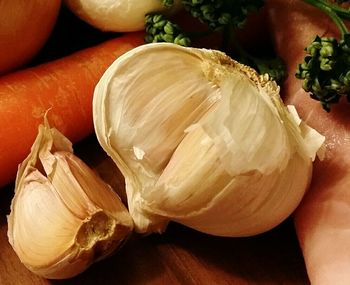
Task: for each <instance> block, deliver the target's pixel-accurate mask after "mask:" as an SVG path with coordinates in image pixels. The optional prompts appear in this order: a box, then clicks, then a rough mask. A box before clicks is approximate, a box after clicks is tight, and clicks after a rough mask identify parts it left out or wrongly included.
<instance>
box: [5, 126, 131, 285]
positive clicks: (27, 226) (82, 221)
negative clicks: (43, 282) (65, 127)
mask: <svg viewBox="0 0 350 285" xmlns="http://www.w3.org/2000/svg"><path fill="white" fill-rule="evenodd" d="M132 229H133V222H132V219H131V217H130V215H129V213H128V211H127V209H126V208H125V206H124V205H123V204H122V202H121V201H120V199H119V197H118V196H117V194H116V193H115V192H113V190H112V189H111V188H110V186H108V185H107V184H106V183H104V182H103V181H102V179H101V178H100V177H99V176H97V174H96V173H95V172H93V171H92V170H91V169H90V168H89V167H88V166H87V165H86V164H85V163H84V162H82V161H81V160H80V159H79V158H77V157H76V156H75V155H74V154H73V153H72V145H71V143H70V141H68V139H67V138H65V137H64V136H63V135H62V134H60V133H59V132H58V131H57V130H56V129H50V127H49V126H48V124H47V123H46V124H45V125H42V126H40V127H39V134H38V137H37V139H36V141H35V143H34V145H33V147H32V151H31V154H30V155H29V156H28V157H27V159H26V160H25V161H24V162H23V163H22V164H21V165H20V168H19V171H18V174H17V179H16V189H15V196H14V198H13V200H12V204H11V213H10V215H9V216H8V238H9V242H10V244H11V245H12V247H13V249H14V250H15V252H16V254H17V255H18V257H19V259H20V260H21V262H22V263H23V264H24V265H25V266H26V267H27V268H28V269H29V270H31V271H32V272H34V273H35V274H37V275H40V276H43V277H45V278H50V279H63V278H70V277H73V276H75V275H77V274H79V273H81V272H82V271H84V270H85V269H86V268H87V267H88V266H90V265H91V264H92V263H93V262H95V261H98V260H100V259H102V258H104V257H106V256H108V255H110V254H111V253H112V252H114V251H115V250H116V249H117V248H119V247H120V245H121V244H122V243H123V242H124V241H125V239H126V238H127V237H128V236H129V234H130V233H131V231H132Z"/></svg>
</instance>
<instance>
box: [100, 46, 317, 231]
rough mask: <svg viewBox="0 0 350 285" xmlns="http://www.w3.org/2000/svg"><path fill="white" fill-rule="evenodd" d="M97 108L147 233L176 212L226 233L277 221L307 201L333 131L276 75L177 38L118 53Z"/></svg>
mask: <svg viewBox="0 0 350 285" xmlns="http://www.w3.org/2000/svg"><path fill="white" fill-rule="evenodd" d="M93 115H94V125H95V131H96V135H97V138H98V140H99V142H100V144H101V146H102V147H103V148H104V150H105V151H106V152H107V153H108V154H109V156H111V158H112V159H113V160H114V162H115V163H116V165H117V166H118V167H119V168H120V170H121V172H122V173H123V175H124V177H125V183H126V192H127V196H128V204H129V210H130V214H131V216H132V218H133V220H134V223H135V229H136V231H137V232H141V233H151V232H162V231H164V230H165V228H166V226H167V224H168V222H169V221H176V222H179V223H182V224H184V225H187V226H189V227H192V228H194V229H197V230H200V231H202V232H205V233H209V234H214V235H221V236H248V235H253V234H258V233H261V232H264V231H267V230H269V229H271V228H272V227H274V226H276V225H278V224H279V223H280V222H282V221H283V220H284V219H285V218H286V217H288V216H289V215H290V214H291V213H292V212H293V210H294V209H295V208H296V207H297V205H298V204H299V202H300V201H301V199H302V197H303V195H304V193H305V191H306V190H307V187H308V185H309V183H310V179H311V173H312V167H313V165H312V162H313V160H314V159H315V156H316V153H318V152H319V149H320V148H321V146H322V144H323V141H324V137H323V136H322V135H320V134H319V133H317V132H316V131H314V130H313V129H311V128H309V127H308V126H307V125H306V124H305V123H304V122H301V120H300V118H299V117H298V115H297V113H296V112H293V109H292V108H289V109H288V108H287V107H286V106H284V105H283V102H282V100H281V98H280V96H279V86H277V84H276V83H275V82H273V81H270V80H269V78H268V76H259V75H258V74H257V73H256V72H255V71H254V70H253V69H251V68H249V67H247V66H244V65H242V64H240V63H238V62H236V61H234V60H232V59H231V58H229V57H228V56H227V55H225V54H224V53H222V52H219V51H214V50H206V49H196V48H185V47H181V46H178V45H175V44H169V43H156V44H148V45H144V46H141V47H138V48H135V49H133V50H131V51H129V52H128V53H126V54H124V55H123V56H122V57H120V58H119V59H117V60H116V61H115V62H114V63H113V64H112V65H111V66H110V67H109V68H108V70H107V71H106V73H105V74H104V75H103V76H102V78H101V80H100V81H99V83H98V84H97V86H96V89H95V94H94V99H93Z"/></svg>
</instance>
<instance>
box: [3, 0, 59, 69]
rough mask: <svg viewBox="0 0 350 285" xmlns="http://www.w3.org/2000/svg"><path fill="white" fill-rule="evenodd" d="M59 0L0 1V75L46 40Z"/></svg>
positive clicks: (19, 62) (34, 53) (26, 57)
mask: <svg viewBox="0 0 350 285" xmlns="http://www.w3.org/2000/svg"><path fill="white" fill-rule="evenodd" d="M60 7H61V0H49V1H47V0H30V1H23V0H11V1H0V52H1V55H2V56H1V57H0V74H4V73H6V72H10V71H12V70H14V69H16V68H18V67H20V66H23V65H24V64H26V63H28V62H29V61H30V60H31V59H32V58H33V57H34V56H35V55H36V54H37V53H38V52H39V50H40V49H41V48H42V47H43V45H44V44H45V42H46V41H47V39H48V37H49V35H50V33H51V31H52V29H53V27H54V25H55V23H56V19H57V16H58V12H59V10H60Z"/></svg>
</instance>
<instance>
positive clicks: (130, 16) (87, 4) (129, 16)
mask: <svg viewBox="0 0 350 285" xmlns="http://www.w3.org/2000/svg"><path fill="white" fill-rule="evenodd" d="M65 4H66V5H67V6H68V7H69V9H70V10H71V11H72V12H73V13H75V14H76V15H77V16H79V17H80V18H81V19H83V20H84V21H86V22H87V23H89V24H91V25H92V26H94V27H96V28H98V29H100V30H102V31H109V32H133V31H141V30H142V29H144V27H145V15H146V14H148V13H151V12H163V13H164V12H165V13H174V12H176V11H178V10H179V9H180V8H181V1H180V0H175V1H174V5H173V6H172V7H171V8H166V7H164V5H163V4H162V1H161V0H65Z"/></svg>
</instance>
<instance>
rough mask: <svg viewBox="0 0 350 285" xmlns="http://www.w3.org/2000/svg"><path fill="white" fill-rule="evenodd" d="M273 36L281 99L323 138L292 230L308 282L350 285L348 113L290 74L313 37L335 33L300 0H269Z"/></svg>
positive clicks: (345, 107) (343, 106) (342, 105)
mask: <svg viewBox="0 0 350 285" xmlns="http://www.w3.org/2000/svg"><path fill="white" fill-rule="evenodd" d="M267 4H268V9H269V19H270V22H271V34H272V37H273V39H274V42H275V47H276V50H277V52H278V54H279V55H280V56H281V57H282V58H283V59H284V60H285V62H286V65H287V69H288V72H289V76H288V78H287V80H286V82H285V83H284V85H283V86H282V89H281V90H282V92H283V96H284V100H285V102H286V103H288V104H294V105H295V106H296V108H297V110H298V112H299V114H300V115H301V117H302V118H303V119H304V120H305V121H306V122H307V123H308V124H309V125H310V126H312V127H314V128H315V129H317V130H318V131H319V132H321V133H322V134H324V135H325V137H326V157H325V159H324V160H323V161H316V162H315V165H314V174H313V179H312V183H311V185H310V189H309V190H308V193H307V194H306V196H305V197H304V199H303V201H302V203H301V205H300V206H299V207H298V209H297V210H296V212H295V215H294V222H295V227H296V232H297V235H298V239H299V242H300V246H301V249H302V251H303V255H304V259H305V264H306V268H307V272H308V275H309V279H310V281H311V284H350V270H349V267H350V254H349V252H348V249H349V248H350V231H349V229H350V191H349V189H350V143H349V141H350V140H349V138H350V127H349V126H350V115H349V114H350V113H349V105H348V103H346V102H340V103H339V104H337V106H334V107H332V111H331V112H330V113H326V112H325V111H324V110H323V109H322V107H321V105H320V103H319V102H317V101H315V100H312V99H311V98H310V96H309V95H308V94H306V93H305V91H304V90H303V89H302V86H301V85H302V83H301V81H300V80H298V79H296V78H295V76H294V73H295V70H296V65H297V63H301V62H302V60H303V58H304V56H305V53H304V50H303V49H304V47H306V46H307V45H308V44H309V43H310V42H311V41H312V40H313V39H314V38H315V36H316V34H318V35H320V36H328V37H329V36H339V34H338V32H337V29H336V27H335V26H334V24H333V23H332V22H331V21H330V19H329V18H328V17H326V16H324V14H323V13H322V12H320V11H318V10H317V9H315V8H313V7H311V6H309V5H307V4H306V3H304V2H303V1H300V0H269V1H267Z"/></svg>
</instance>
